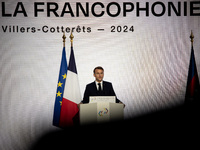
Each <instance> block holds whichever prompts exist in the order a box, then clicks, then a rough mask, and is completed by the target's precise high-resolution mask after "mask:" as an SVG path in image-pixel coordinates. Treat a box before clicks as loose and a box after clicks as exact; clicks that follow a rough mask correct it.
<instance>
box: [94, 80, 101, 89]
mask: <svg viewBox="0 0 200 150" xmlns="http://www.w3.org/2000/svg"><path fill="white" fill-rule="evenodd" d="M95 83H96V87H97V90H99V85H98V83H100V84H101V90H103V81H101V82H97V81H95Z"/></svg>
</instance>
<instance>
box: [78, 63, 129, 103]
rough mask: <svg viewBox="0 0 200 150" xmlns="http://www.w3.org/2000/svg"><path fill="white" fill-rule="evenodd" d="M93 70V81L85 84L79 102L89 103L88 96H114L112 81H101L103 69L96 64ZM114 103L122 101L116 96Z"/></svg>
mask: <svg viewBox="0 0 200 150" xmlns="http://www.w3.org/2000/svg"><path fill="white" fill-rule="evenodd" d="M93 72H94V77H95V81H94V82H92V83H90V84H88V85H87V86H86V89H85V93H84V97H83V100H82V101H81V103H80V104H82V103H89V97H90V96H116V94H115V92H114V90H113V87H112V83H110V82H106V81H103V77H104V69H103V68H102V67H100V66H98V67H96V68H94V71H93ZM116 103H122V102H121V101H120V100H119V99H117V97H116ZM122 104H123V103H122ZM124 106H125V105H124Z"/></svg>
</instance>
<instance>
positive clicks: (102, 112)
mask: <svg viewBox="0 0 200 150" xmlns="http://www.w3.org/2000/svg"><path fill="white" fill-rule="evenodd" d="M107 114H108V109H107V108H104V109H103V110H100V111H99V113H98V115H99V116H103V115H107Z"/></svg>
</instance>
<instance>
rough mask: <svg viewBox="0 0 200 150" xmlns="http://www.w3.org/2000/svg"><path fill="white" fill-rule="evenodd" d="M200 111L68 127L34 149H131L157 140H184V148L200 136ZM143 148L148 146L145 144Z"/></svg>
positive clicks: (191, 106)
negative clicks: (138, 144)
mask: <svg viewBox="0 0 200 150" xmlns="http://www.w3.org/2000/svg"><path fill="white" fill-rule="evenodd" d="M199 110H200V107H199V103H198V104H197V103H196V102H195V103H188V104H183V105H181V106H178V107H175V108H172V109H167V110H162V111H159V112H155V113H151V114H148V115H144V116H141V117H136V118H134V119H131V120H125V121H121V122H111V123H105V124H96V125H87V126H76V127H68V128H66V129H63V130H61V131H58V132H50V133H48V134H46V135H44V136H43V137H41V138H40V139H38V141H37V142H36V143H34V145H33V146H32V149H33V150H38V149H47V148H52V149H72V148H74V149H76V148H86V149H99V148H103V149H109V148H110V149H113V148H129V149H130V147H132V146H134V144H136V143H137V142H136V141H135V139H137V141H140V142H142V141H144V140H149V141H151V140H153V141H154V142H155V144H156V145H158V144H159V143H158V142H157V140H162V141H164V142H166V145H168V144H170V142H169V141H171V140H172V139H173V141H174V142H175V143H176V142H178V141H179V140H182V142H181V145H184V144H185V143H184V142H186V143H187V141H188V140H193V139H195V138H196V137H199V135H198V134H197V132H199V129H200V126H199V123H198V122H199V120H200V117H199ZM197 135H198V136H197ZM166 139H167V140H166ZM187 139H188V140H187ZM167 143H168V144H167ZM194 144H195V142H193V144H192V145H191V146H195V145H194ZM141 146H147V145H146V143H145V142H143V144H142V145H141Z"/></svg>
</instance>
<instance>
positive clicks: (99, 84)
mask: <svg viewBox="0 0 200 150" xmlns="http://www.w3.org/2000/svg"><path fill="white" fill-rule="evenodd" d="M98 86H99V91H101V90H102V89H101V83H98Z"/></svg>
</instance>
